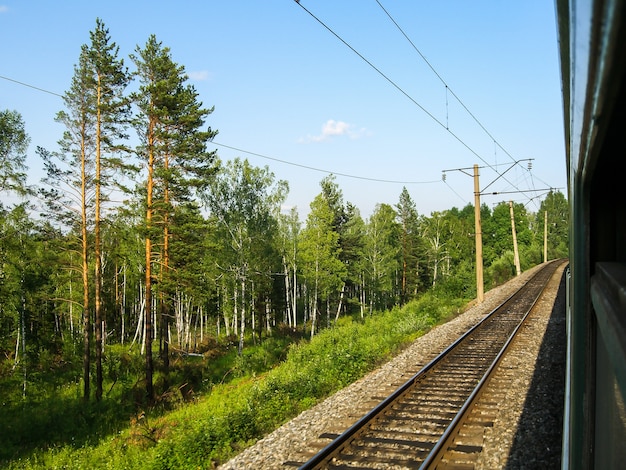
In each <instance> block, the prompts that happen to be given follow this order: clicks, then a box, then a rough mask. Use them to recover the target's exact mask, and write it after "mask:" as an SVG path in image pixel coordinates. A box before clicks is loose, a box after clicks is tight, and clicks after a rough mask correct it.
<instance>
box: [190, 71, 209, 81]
mask: <svg viewBox="0 0 626 470" xmlns="http://www.w3.org/2000/svg"><path fill="white" fill-rule="evenodd" d="M187 75H189V78H190V79H191V80H196V81H199V82H203V81H206V80H209V79H210V78H211V74H210V73H209V71H208V70H196V71H194V72H188V73H187Z"/></svg>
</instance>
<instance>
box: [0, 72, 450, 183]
mask: <svg viewBox="0 0 626 470" xmlns="http://www.w3.org/2000/svg"><path fill="white" fill-rule="evenodd" d="M0 78H2V79H4V80H8V81H10V82H13V83H17V84H18V85H22V86H25V87H28V88H33V89H35V90H37V91H41V92H43V93H48V94H50V95H54V96H58V97H60V98H63V95H60V94H58V93H55V92H53V91H49V90H46V89H44V88H39V87H36V86H33V85H29V84H28V83H24V82H20V81H19V80H14V79H12V78H8V77H4V76H2V75H0ZM212 143H213V144H215V145H219V146H220V147H224V148H228V149H231V150H235V151H237V152H241V153H245V154H248V155H254V156H255V157H259V158H264V159H266V160H272V161H275V162H279V163H284V164H285V165H291V166H296V167H299V168H305V169H307V170H312V171H319V172H321V173H326V174H333V175H336V176H343V177H344V178H353V179H358V180H364V181H373V182H377V183H391V184H431V183H438V182H439V180H431V181H399V180H386V179H380V178H369V177H367V176H358V175H351V174H348V173H339V172H336V171H330V170H324V169H322V168H315V167H312V166H307V165H302V164H300V163H294V162H290V161H287V160H281V159H280V158H274V157H269V156H267V155H263V154H260V153H256V152H251V151H249V150H244V149H241V148H237V147H233V146H230V145H226V144H222V143H219V142H215V141H212Z"/></svg>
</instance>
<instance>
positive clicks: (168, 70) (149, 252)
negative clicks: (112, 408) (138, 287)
mask: <svg viewBox="0 0 626 470" xmlns="http://www.w3.org/2000/svg"><path fill="white" fill-rule="evenodd" d="M135 52H136V53H135V54H133V55H131V59H132V60H133V61H134V63H135V65H136V66H137V75H138V77H139V80H140V83H141V85H140V88H139V91H138V92H137V93H135V94H134V95H133V98H134V101H135V103H136V104H137V106H138V108H139V113H138V115H137V118H136V119H135V121H134V122H135V127H136V129H137V132H138V134H139V136H140V139H141V142H142V143H141V145H140V147H139V148H138V151H137V153H138V155H139V158H140V160H141V161H142V162H143V164H144V166H145V168H146V171H147V177H146V216H145V224H146V232H145V233H146V238H145V250H146V253H145V255H146V267H145V291H146V295H145V305H146V306H145V309H146V312H145V329H146V334H145V338H146V339H145V346H146V392H147V395H148V399H149V400H152V398H153V396H154V390H153V384H152V373H153V364H152V339H153V328H154V326H153V325H152V291H153V283H152V280H153V278H154V277H155V274H154V273H153V270H152V263H153V261H154V253H153V250H154V246H155V242H156V241H158V240H159V238H160V241H161V246H162V252H161V266H162V269H161V272H160V276H161V278H162V279H163V280H164V285H166V284H167V282H165V279H166V278H167V277H168V276H169V263H170V261H169V239H170V221H171V214H172V207H173V205H174V204H175V201H176V200H186V199H187V198H188V197H189V196H190V195H191V194H192V193H193V192H194V191H202V190H203V189H205V188H206V187H207V185H208V184H209V181H210V178H211V176H212V174H213V173H214V171H215V168H214V165H213V160H214V158H215V152H208V151H207V150H206V145H207V141H209V140H210V139H212V138H213V137H214V136H215V135H216V134H217V132H214V131H212V130H211V128H210V127H209V128H208V130H206V131H202V130H200V128H201V127H202V126H203V125H204V119H205V117H206V116H207V115H209V114H210V113H211V112H212V111H213V109H212V108H211V109H205V108H202V103H201V102H199V101H198V94H197V92H196V91H195V89H194V87H193V86H191V85H188V84H186V83H185V82H186V81H187V75H186V74H185V70H184V67H182V66H179V65H177V64H176V63H175V62H174V61H173V60H172V57H171V54H170V49H169V48H168V47H164V46H163V45H162V43H161V42H158V41H157V39H156V37H155V36H154V35H152V36H150V38H149V39H148V41H147V43H146V45H145V46H144V48H143V49H141V48H139V47H137V49H136V51H135ZM159 226H160V227H161V234H159V231H158V228H159ZM166 294H167V293H166V292H164V293H163V295H166ZM167 308H168V306H167V299H165V298H164V297H161V318H162V322H161V325H162V327H163V328H167V323H166V322H167V318H168V315H167V312H163V309H167ZM162 355H163V358H164V361H165V365H166V367H167V361H168V358H169V352H168V343H167V341H165V342H164V350H163V351H162Z"/></svg>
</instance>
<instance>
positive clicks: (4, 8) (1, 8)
mask: <svg viewBox="0 0 626 470" xmlns="http://www.w3.org/2000/svg"><path fill="white" fill-rule="evenodd" d="M7 11H9V7H8V6H6V5H0V13H6V12H7Z"/></svg>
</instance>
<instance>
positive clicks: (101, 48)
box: [0, 20, 568, 468]
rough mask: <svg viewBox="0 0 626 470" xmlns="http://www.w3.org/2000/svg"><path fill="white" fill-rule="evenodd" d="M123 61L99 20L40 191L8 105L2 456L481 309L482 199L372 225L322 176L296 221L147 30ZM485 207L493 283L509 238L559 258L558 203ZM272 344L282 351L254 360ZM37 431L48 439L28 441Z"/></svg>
mask: <svg viewBox="0 0 626 470" xmlns="http://www.w3.org/2000/svg"><path fill="white" fill-rule="evenodd" d="M129 63H130V64H132V66H133V70H132V71H130V70H129V69H128V68H127V66H126V61H125V60H124V58H122V57H119V51H118V47H117V45H116V43H115V42H114V41H113V40H112V38H111V37H110V35H109V31H108V29H107V28H106V26H105V25H104V23H103V22H102V21H101V20H97V21H96V26H95V28H94V30H93V31H91V33H90V42H89V43H88V44H85V45H83V46H82V47H81V48H80V52H79V54H78V58H77V62H76V65H75V68H74V75H73V78H72V81H71V85H70V88H69V89H68V90H67V91H66V92H65V93H64V95H63V109H62V110H60V111H59V112H58V114H57V116H56V120H57V122H59V123H61V124H62V125H63V128H64V132H63V135H60V136H59V140H58V148H56V149H47V148H42V147H37V148H36V154H37V156H38V157H39V158H40V159H41V163H42V165H43V167H44V168H45V175H46V176H45V177H44V178H43V179H42V180H41V181H40V182H39V184H37V185H28V184H27V182H26V181H27V174H28V168H26V166H25V158H26V154H27V151H28V148H29V146H30V144H31V137H30V136H28V135H27V133H26V132H25V123H24V122H23V120H22V118H21V115H20V113H19V110H1V109H0V194H2V201H3V202H2V203H0V352H1V353H2V354H1V355H0V396H2V401H3V403H2V409H3V411H2V412H1V415H2V416H1V417H2V419H1V421H2V422H4V423H7V424H6V427H5V429H4V430H3V431H2V434H3V442H4V444H2V446H4V447H5V449H4V450H3V451H2V452H0V463H2V462H5V463H6V462H9V461H11V460H13V459H15V458H17V457H23V456H26V455H28V452H26V451H25V450H24V449H25V448H26V449H27V450H28V449H30V450H32V448H34V447H37V446H40V447H42V446H45V445H50V442H49V440H50V435H49V434H47V431H46V429H45V428H46V426H48V427H50V426H53V424H54V420H55V419H61V418H59V417H60V416H63V415H64V414H73V415H75V416H78V417H79V418H77V419H82V420H83V421H84V423H87V424H84V423H83V424H84V426H85V428H84V429H91V428H90V426H95V425H94V424H93V423H96V422H97V423H98V424H97V426H104V427H107V426H109V427H108V428H107V429H113V428H115V429H117V428H116V426H117V427H119V426H120V424H119V423H115V424H111V423H109V424H103V422H106V421H107V419H109V420H111V419H112V418H111V416H113V415H115V416H117V418H116V419H121V418H119V414H120V413H122V414H123V415H124V416H125V417H126V418H125V419H126V420H127V422H126V424H128V421H130V422H131V424H132V423H134V424H137V426H139V428H140V429H141V430H142V431H141V433H142V435H143V436H144V438H146V435H148V437H147V438H146V439H147V440H150V439H152V440H153V441H155V442H156V441H157V440H158V436H153V435H152V434H150V433H151V432H152V431H151V429H152V428H151V427H150V426H148V425H147V424H145V423H146V418H145V416H146V414H145V413H147V412H146V411H145V410H153V412H154V410H157V411H158V412H159V413H162V412H163V410H166V409H168V410H169V409H173V408H177V407H179V406H183V404H184V403H188V402H189V401H194V400H197V399H198V397H199V396H200V395H201V394H202V393H206V392H208V391H209V390H211V388H212V387H213V386H214V385H215V384H218V383H222V384H223V383H225V382H226V378H227V377H228V379H230V378H232V377H235V376H236V375H237V371H238V370H239V371H240V370H242V369H245V368H246V367H244V366H242V364H243V363H244V362H245V361H248V364H249V362H250V361H253V360H258V362H259V363H262V364H263V365H261V366H259V367H258V369H255V371H256V372H259V373H260V372H262V371H264V370H266V369H268V368H269V365H268V364H270V363H271V364H275V363H279V362H281V361H283V360H284V359H285V354H286V353H285V351H286V350H289V351H290V353H291V352H292V351H296V352H297V350H296V349H295V347H290V346H288V345H293V344H304V343H307V342H311V343H312V342H313V340H314V339H315V337H317V336H318V335H323V334H324V333H325V332H326V334H327V335H328V334H331V333H330V332H331V331H332V330H333V329H334V328H335V327H336V326H337V325H339V324H342V322H343V324H346V322H347V321H348V320H350V321H351V322H354V323H355V324H358V323H360V324H365V322H366V320H367V319H370V318H374V317H377V316H378V317H380V318H387V317H385V315H387V313H384V312H396V313H395V314H396V315H399V313H398V312H401V311H402V310H401V309H402V308H403V307H405V306H407V305H411V304H412V303H414V302H418V301H419V300H420V299H423V298H426V297H428V296H430V297H428V298H429V299H433V298H436V299H440V300H441V302H444V301H445V299H448V300H449V299H457V300H460V301H463V302H467V301H469V300H470V299H473V298H474V297H475V296H476V279H475V246H474V233H475V225H474V208H473V206H471V205H468V206H466V207H463V208H460V209H459V208H456V207H453V208H451V209H449V210H445V211H442V212H434V213H431V214H429V215H426V214H419V213H418V211H417V209H416V207H417V206H416V202H415V201H414V200H413V199H412V198H411V196H410V194H409V191H408V190H407V188H402V189H401V191H399V194H398V196H397V200H396V201H393V202H392V203H383V202H381V203H379V204H378V205H377V206H376V208H375V210H374V211H373V213H372V214H371V216H370V217H368V218H363V217H362V216H361V214H360V211H359V209H358V208H357V207H356V206H355V205H353V204H352V203H350V202H349V201H344V197H343V194H342V190H341V188H340V186H339V184H338V183H337V180H336V178H335V177H334V176H333V175H332V174H330V175H328V176H326V177H324V178H323V179H322V180H321V181H320V192H319V194H318V195H317V196H316V197H315V198H314V200H313V201H312V202H311V204H310V211H309V213H308V215H307V217H306V219H305V220H300V218H299V214H298V211H297V210H296V209H292V210H291V211H288V212H285V211H282V210H281V206H282V203H283V202H284V201H285V198H286V195H287V194H288V191H289V184H288V182H286V181H281V180H277V179H276V178H275V177H274V174H273V173H272V172H271V170H270V168H269V167H262V168H261V167H254V166H252V165H251V164H250V163H249V162H248V161H247V160H246V159H240V158H237V159H234V160H231V161H221V160H220V158H219V156H218V154H217V151H215V150H210V148H211V141H212V139H213V138H214V137H215V136H216V135H217V130H216V129H215V126H209V125H207V121H209V119H210V116H211V113H212V111H213V108H211V107H205V106H204V105H203V103H202V102H201V100H200V97H199V96H198V93H197V92H196V90H195V88H194V87H193V85H191V84H190V83H189V81H188V77H187V75H186V73H185V68H184V66H182V65H180V64H178V63H176V62H175V61H174V59H173V57H172V52H171V51H170V49H169V48H168V47H166V46H164V45H163V44H162V43H161V42H159V41H158V40H157V38H156V37H155V36H150V37H149V38H148V40H147V42H146V43H145V45H144V46H142V47H139V46H137V48H136V50H135V52H134V53H133V54H131V55H130V57H129ZM131 85H133V86H132V87H131ZM131 88H132V89H133V90H134V91H132V92H129V91H128V90H129V89H131ZM9 200H12V201H15V202H12V203H9V202H8V201H9ZM480 214H481V221H482V239H483V263H484V266H485V289H486V290H488V289H490V288H492V287H494V286H496V285H498V284H501V283H502V282H505V281H506V280H508V279H510V278H511V277H513V276H515V274H516V266H515V262H514V244H513V236H514V235H515V237H516V240H517V245H518V251H519V264H520V265H521V269H522V270H525V269H528V268H530V267H532V266H534V265H536V264H539V263H541V262H543V261H544V234H547V245H546V247H545V248H546V249H547V257H548V259H554V258H562V257H567V255H568V240H567V230H568V208H567V201H566V199H565V197H564V196H563V194H562V193H560V192H558V191H550V192H549V193H548V194H547V195H546V196H545V198H544V199H543V200H542V201H541V203H540V208H539V210H538V211H537V212H536V213H533V212H531V211H529V210H528V209H527V207H526V205H524V204H522V203H511V204H510V203H509V201H502V202H501V203H499V204H497V205H495V206H493V207H489V206H488V205H486V204H483V205H482V206H481V208H480ZM511 214H514V231H513V230H512V222H511V221H512V218H511ZM546 223H547V225H546ZM429 305H431V306H432V303H431V304H429ZM455 305H456V304H455ZM389 321H393V322H399V321H400V320H399V319H398V317H397V316H395V317H393V319H392V320H389ZM368 334H370V335H374V336H375V335H376V330H374V331H370V332H369V333H368ZM336 344H337V346H336V347H337V348H339V347H340V344H341V341H338V340H337V341H336ZM262 345H265V346H264V347H266V348H268V350H269V349H271V348H272V347H275V348H276V350H277V351H278V353H276V357H275V358H273V359H272V360H271V361H270V360H269V359H258V358H257V359H251V358H253V357H254V355H255V354H257V353H258V351H259V350H260V349H259V348H260V347H261V346H262ZM296 352H293V353H292V354H296ZM259 354H260V353H259ZM300 354H301V355H302V354H304V353H302V352H300ZM226 358H228V361H230V362H228V364H227V365H225V364H226V362H225V361H226ZM240 376H241V375H240ZM353 378H354V377H352V376H350V377H346V380H349V379H353ZM51 397H55V398H54V400H55V401H56V404H55V405H54V406H55V407H58V408H57V409H56V411H55V412H54V413H52V414H48V415H46V416H48V419H49V421H46V420H45V419H43V418H42V419H40V420H39V421H36V418H35V416H36V414H37V413H40V416H39V418H41V416H43V415H44V414H45V413H43V412H42V411H41V410H42V409H44V408H42V407H43V406H48V407H50V406H51V405H50V403H48V405H45V403H46V402H49V401H50V400H52V398H51ZM61 397H62V400H61ZM115 408H117V409H118V410H117V411H113V410H114V409H115ZM26 409H30V412H27V411H25V410H26ZM33 410H35V411H33ZM120 410H121V411H120ZM144 412H145V413H144ZM28 419H33V420H35V421H36V422H37V423H38V424H39V425H40V426H34V425H33V426H32V428H30V430H28V431H26V430H22V431H19V429H21V428H20V426H26V424H27V423H26V424H24V420H26V421H28ZM281 419H283V418H281ZM20 420H21V421H20ZM133 420H134V421H133ZM18 422H22V424H21V425H20V424H16V423H18ZM9 423H13V424H11V426H14V427H13V428H11V427H10V426H9ZM138 423H143V424H141V425H139V424H138ZM3 426H5V425H3ZM68 426H69V425H68ZM142 426H143V427H142ZM42 427H43V429H42ZM34 428H37V430H36V431H35V430H34ZM81 429H83V428H81ZM81 432H82V431H81ZM84 432H87V431H84ZM11 433H16V435H17V436H21V437H20V439H22V441H23V439H27V440H28V439H32V441H33V442H34V444H33V445H32V446H31V447H28V446H26V447H24V442H17V440H18V439H13V440H11V438H10V437H8V436H9V434H11ZM141 433H140V434H141ZM103 434H105V433H103ZM38 436H39V437H38ZM83 437H84V436H83ZM64 439H65V438H64ZM72 439H73V438H72ZM246 439H249V438H246ZM246 439H243V440H244V441H245V440H246ZM65 440H68V439H65ZM85 442H88V439H86V438H85V439H83V440H81V445H84V443H85ZM163 468H168V467H167V466H164V467H163Z"/></svg>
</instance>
